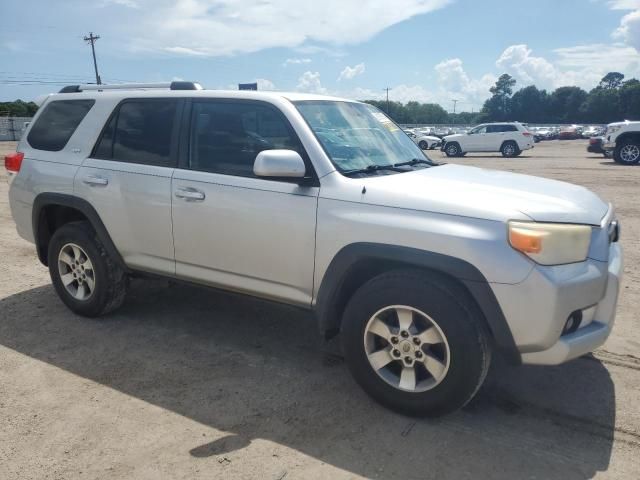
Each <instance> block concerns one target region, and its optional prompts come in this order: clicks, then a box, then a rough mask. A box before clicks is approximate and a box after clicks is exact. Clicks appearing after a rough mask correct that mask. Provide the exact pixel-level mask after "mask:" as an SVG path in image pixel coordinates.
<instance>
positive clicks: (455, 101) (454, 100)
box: [451, 98, 458, 114]
mask: <svg viewBox="0 0 640 480" xmlns="http://www.w3.org/2000/svg"><path fill="white" fill-rule="evenodd" d="M451 101H452V102H453V113H454V114H455V113H456V104H457V103H458V100H456V99H455V98H454V99H453V100H451Z"/></svg>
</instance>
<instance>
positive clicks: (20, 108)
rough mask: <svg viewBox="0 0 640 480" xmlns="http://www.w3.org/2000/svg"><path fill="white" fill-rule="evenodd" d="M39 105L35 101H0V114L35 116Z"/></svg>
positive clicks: (7, 115)
mask: <svg viewBox="0 0 640 480" xmlns="http://www.w3.org/2000/svg"><path fill="white" fill-rule="evenodd" d="M36 110H38V106H37V105H36V104H35V103H33V102H24V101H22V100H16V101H15V102H0V116H2V117H33V116H34V115H35V113H36Z"/></svg>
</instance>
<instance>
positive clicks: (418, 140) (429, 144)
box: [405, 129, 442, 150]
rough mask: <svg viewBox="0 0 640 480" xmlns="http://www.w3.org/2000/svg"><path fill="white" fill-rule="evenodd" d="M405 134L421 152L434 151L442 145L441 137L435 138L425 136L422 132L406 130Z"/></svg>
mask: <svg viewBox="0 0 640 480" xmlns="http://www.w3.org/2000/svg"><path fill="white" fill-rule="evenodd" d="M405 133H406V134H407V135H408V136H409V138H410V139H411V140H413V143H415V144H416V145H418V146H419V147H420V149H421V150H433V149H434V148H437V147H440V146H441V145H442V140H441V139H440V137H434V136H431V135H424V134H423V133H422V132H421V131H420V130H418V129H414V130H411V131H407V130H405Z"/></svg>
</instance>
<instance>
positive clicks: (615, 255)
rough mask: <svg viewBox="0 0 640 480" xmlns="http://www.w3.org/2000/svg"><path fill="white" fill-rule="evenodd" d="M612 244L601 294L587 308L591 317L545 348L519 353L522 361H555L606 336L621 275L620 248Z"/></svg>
mask: <svg viewBox="0 0 640 480" xmlns="http://www.w3.org/2000/svg"><path fill="white" fill-rule="evenodd" d="M613 245H614V246H615V247H614V248H613V249H612V258H610V259H609V268H608V272H607V274H608V275H607V287H606V290H605V294H604V297H603V298H602V299H601V300H600V301H599V302H598V303H597V304H596V305H594V306H593V307H591V308H589V309H588V310H587V311H588V312H589V316H591V315H592V317H591V318H592V319H591V321H590V322H589V323H588V324H587V325H585V326H584V327H582V328H579V329H578V330H576V331H575V332H574V333H570V334H567V335H562V336H561V337H560V338H559V339H558V341H557V342H556V343H555V344H554V345H553V346H551V348H548V349H547V350H543V351H541V352H530V353H524V354H522V363H527V364H534V365H558V364H560V363H564V362H566V361H569V360H572V359H574V358H577V357H580V356H582V355H585V354H587V353H589V352H592V351H593V350H595V349H596V348H598V347H599V346H601V345H602V344H603V343H604V342H605V341H606V340H607V338H608V337H609V334H610V333H611V329H612V328H613V323H614V321H615V315H616V306H617V304H618V293H619V290H620V280H621V277H622V250H621V249H620V246H619V245H618V244H617V243H616V244H613Z"/></svg>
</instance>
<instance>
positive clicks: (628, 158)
mask: <svg viewBox="0 0 640 480" xmlns="http://www.w3.org/2000/svg"><path fill="white" fill-rule="evenodd" d="M613 159H614V160H615V161H616V162H617V163H621V164H623V165H635V164H637V163H638V162H640V142H638V141H635V142H633V141H627V142H625V143H621V144H620V145H618V146H616V149H615V151H614V153H613Z"/></svg>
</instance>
